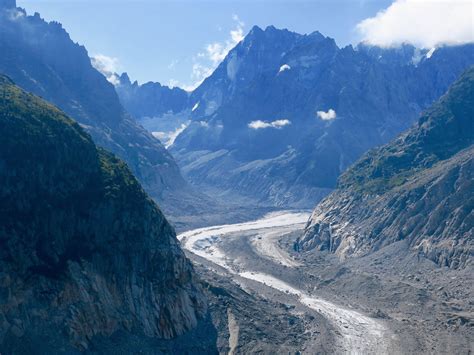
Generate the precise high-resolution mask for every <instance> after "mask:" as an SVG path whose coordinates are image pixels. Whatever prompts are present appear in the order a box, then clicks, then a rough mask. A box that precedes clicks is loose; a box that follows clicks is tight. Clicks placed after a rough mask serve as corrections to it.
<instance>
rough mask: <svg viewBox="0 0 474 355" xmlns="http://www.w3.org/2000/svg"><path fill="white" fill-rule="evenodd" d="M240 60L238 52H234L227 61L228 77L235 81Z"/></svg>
mask: <svg viewBox="0 0 474 355" xmlns="http://www.w3.org/2000/svg"><path fill="white" fill-rule="evenodd" d="M240 62H241V60H240V59H239V58H238V57H237V54H236V53H235V52H233V53H232V54H231V55H230V59H229V61H228V62H227V77H228V78H229V79H230V80H232V81H234V80H235V78H236V76H237V72H238V71H239V67H240Z"/></svg>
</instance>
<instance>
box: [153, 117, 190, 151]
mask: <svg viewBox="0 0 474 355" xmlns="http://www.w3.org/2000/svg"><path fill="white" fill-rule="evenodd" d="M188 125H189V122H186V123H182V124H181V126H179V127H178V128H176V129H175V130H174V131H171V132H151V134H152V135H153V136H154V137H155V138H158V139H159V140H160V141H161V142H162V143H163V145H164V146H165V148H169V147H171V146H172V145H173V144H174V142H175V140H176V138H178V136H179V135H180V134H181V133H182V132H183V131H184V130H185V129H186V127H188Z"/></svg>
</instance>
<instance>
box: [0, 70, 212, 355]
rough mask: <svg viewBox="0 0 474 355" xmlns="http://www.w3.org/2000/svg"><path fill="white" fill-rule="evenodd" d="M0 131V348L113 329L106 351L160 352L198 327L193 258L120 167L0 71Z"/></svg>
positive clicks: (49, 345) (200, 309)
mask: <svg viewBox="0 0 474 355" xmlns="http://www.w3.org/2000/svg"><path fill="white" fill-rule="evenodd" d="M0 127H1V130H0V132H1V135H2V145H1V146H0V181H1V184H0V185H1V187H0V196H1V198H2V201H3V202H4V203H2V205H1V211H2V213H1V214H0V215H1V217H0V225H1V227H0V245H1V246H2V247H1V248H0V249H1V250H0V264H1V269H2V273H1V275H0V289H1V291H2V292H1V295H0V318H1V319H2V322H1V324H0V343H1V344H2V351H7V352H14V353H16V352H20V353H28V352H31V351H40V352H45V353H48V352H56V351H58V349H60V348H62V349H64V351H66V352H72V353H74V352H77V351H78V350H82V351H84V350H87V349H92V350H93V349H94V347H97V346H99V345H97V343H96V341H99V343H100V342H102V343H108V342H110V341H111V337H113V335H114V334H116V333H117V332H122V333H123V334H122V337H121V339H122V340H121V341H117V340H115V341H112V342H111V343H109V345H108V346H111V347H114V346H115V347H116V348H117V347H118V349H120V346H121V345H120V344H121V342H123V341H125V343H126V342H127V339H128V340H130V338H135V337H137V338H141V339H143V342H147V341H151V339H155V340H154V342H155V345H154V346H155V347H156V346H161V347H162V348H163V349H166V348H169V347H170V346H176V344H175V345H173V341H171V340H169V341H168V342H167V343H166V342H165V343H163V342H161V343H160V341H161V340H163V341H164V339H173V338H176V337H178V336H181V335H185V334H187V333H190V332H191V333H192V332H193V331H195V329H196V327H197V326H198V325H200V327H204V326H205V320H204V318H205V314H206V312H207V310H206V309H207V308H206V300H205V297H204V294H203V291H202V289H201V286H200V283H199V281H198V279H197V278H196V276H195V274H194V270H193V268H192V266H191V263H190V262H189V261H188V260H187V259H186V257H185V255H184V253H183V251H182V250H181V248H180V246H179V242H178V241H177V240H176V234H175V232H174V230H173V228H172V227H171V226H170V224H169V223H168V222H167V220H166V218H165V217H164V216H163V214H162V213H161V211H160V210H159V208H158V207H157V205H156V204H155V203H154V202H153V201H152V200H151V199H150V198H149V197H148V196H147V195H146V193H145V192H144V190H143V189H142V188H141V186H140V184H139V183H138V181H137V180H136V179H135V177H134V176H133V175H132V173H131V171H130V170H129V168H128V167H127V165H126V164H125V163H124V162H122V161H121V160H120V159H118V158H116V157H115V156H114V155H112V154H111V153H108V152H106V151H105V150H103V149H102V148H97V147H96V146H95V144H94V143H93V140H92V138H91V137H90V136H89V135H88V134H87V133H85V132H84V130H83V129H82V128H81V127H80V126H79V125H78V124H77V123H76V122H74V121H73V120H71V119H70V118H68V117H67V116H66V115H65V114H64V113H63V112H62V111H60V110H59V109H57V108H56V107H54V106H53V105H51V104H49V103H46V102H45V101H43V100H42V99H39V98H38V97H36V96H33V95H31V94H28V93H26V92H24V91H23V90H21V89H20V88H18V87H17V86H15V85H14V84H13V82H12V81H11V80H10V79H8V78H6V77H5V76H2V75H0ZM201 341H202V339H201ZM208 341H211V342H212V337H210V338H209V339H208ZM152 342H153V341H152ZM114 343H115V345H114ZM144 346H145V345H144ZM183 346H184V344H183ZM187 346H188V347H189V348H188V349H189V350H194V351H197V352H199V351H202V348H200V346H203V345H202V343H199V341H197V342H196V343H195V344H194V345H193V344H192V343H188V344H187ZM206 346H209V344H207V345H206ZM33 349H35V350H33ZM96 350H97V351H100V350H99V349H97V348H96ZM169 350H171V348H169Z"/></svg>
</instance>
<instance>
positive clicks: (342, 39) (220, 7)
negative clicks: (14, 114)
mask: <svg viewBox="0 0 474 355" xmlns="http://www.w3.org/2000/svg"><path fill="white" fill-rule="evenodd" d="M413 1H414V0H413ZM17 2H18V6H21V7H24V8H26V10H27V11H28V13H30V14H32V13H33V12H35V11H37V12H39V13H40V14H41V15H42V17H43V18H45V19H46V20H56V21H59V22H61V23H62V24H63V25H64V27H65V28H66V29H67V31H68V32H69V33H70V35H71V37H72V39H73V40H75V41H77V42H79V43H81V44H83V45H85V46H86V48H87V49H88V51H89V54H90V55H99V54H100V55H102V57H101V58H103V59H104V58H105V59H106V62H105V65H107V66H110V67H111V68H113V69H115V70H117V71H119V72H122V71H127V72H128V73H129V75H130V77H131V78H132V79H137V80H138V81H139V82H141V83H143V82H146V81H159V82H161V83H163V84H170V83H172V84H174V85H178V86H182V87H190V86H192V85H193V84H195V83H196V82H197V81H199V80H200V79H202V76H205V75H206V71H208V70H210V69H212V68H213V67H214V66H215V65H216V63H217V61H218V58H219V55H217V57H216V56H215V54H216V53H215V52H213V53H210V51H208V50H207V49H206V48H209V47H208V46H209V45H211V46H212V45H215V46H217V47H213V48H214V49H217V52H218V53H217V54H219V51H220V52H221V53H222V52H224V51H225V50H226V47H228V46H232V45H233V44H234V43H235V38H234V40H232V38H231V37H232V35H234V37H239V35H240V34H246V33H247V32H248V31H249V30H250V28H251V27H252V26H253V25H258V26H261V27H266V26H267V25H274V26H276V27H278V28H288V29H289V30H292V31H296V32H300V33H309V32H312V31H315V30H318V31H320V32H321V33H323V34H324V35H327V36H330V37H333V38H335V39H336V42H337V43H338V45H340V46H344V45H346V44H349V43H353V44H354V43H357V42H359V40H360V39H361V34H360V31H359V32H357V31H356V30H355V28H356V26H357V24H358V23H360V22H361V21H362V20H364V19H366V18H370V17H373V16H375V15H376V14H377V13H378V12H379V11H380V10H383V9H385V8H387V7H388V6H390V4H391V3H392V1H391V0H306V1H300V0H291V1H290V0H286V1H283V0H272V1H270V0H253V1H252V0H240V1H228V0H220V1H199V0H194V1H191V0H178V1H176V0H175V1H169V0H168V1H161V0H128V1H126V0H17ZM231 31H234V32H233V33H232V35H231ZM377 32H379V31H377ZM212 55H214V56H212ZM108 58H112V59H110V60H109V61H108V62H107V60H108Z"/></svg>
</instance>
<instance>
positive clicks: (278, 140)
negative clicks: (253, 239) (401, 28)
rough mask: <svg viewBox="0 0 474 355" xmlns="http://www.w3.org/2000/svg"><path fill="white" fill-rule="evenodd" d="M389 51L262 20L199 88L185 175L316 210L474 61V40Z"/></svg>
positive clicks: (180, 150) (182, 146) (179, 152)
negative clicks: (351, 169) (353, 167)
mask: <svg viewBox="0 0 474 355" xmlns="http://www.w3.org/2000/svg"><path fill="white" fill-rule="evenodd" d="M380 51H382V53H384V54H387V55H386V56H381V55H380V54H379V55H375V53H373V52H372V51H369V50H368V49H366V48H365V47H363V46H360V47H357V48H352V47H351V46H348V47H345V48H338V46H337V45H336V43H335V42H334V40H333V39H331V38H328V37H324V36H323V35H321V34H320V33H319V32H315V33H312V34H309V35H300V34H297V33H292V32H290V31H287V30H278V29H276V28H274V27H268V28H267V29H265V30H262V29H260V28H258V27H254V28H253V29H252V31H250V33H249V34H248V35H247V36H246V37H245V39H244V40H243V41H242V42H240V43H239V44H238V45H237V46H236V47H235V48H234V49H233V50H231V51H230V52H229V54H228V56H227V57H226V58H225V60H224V61H223V62H222V63H221V64H220V65H219V67H218V68H217V69H216V70H215V72H214V73H213V74H212V75H211V76H210V77H209V78H207V79H206V80H205V81H204V82H203V84H202V85H201V86H200V87H199V88H198V89H196V90H195V91H194V92H193V93H192V94H191V98H190V105H193V106H195V105H197V109H196V110H195V111H194V112H192V113H191V115H190V116H191V118H192V122H191V123H190V124H189V126H188V127H187V128H186V129H185V130H184V131H183V132H182V133H181V134H180V135H179V136H178V137H177V139H176V141H175V142H174V144H173V146H172V147H171V151H172V153H173V155H174V156H175V157H176V159H177V161H178V162H179V164H180V166H181V169H182V171H183V174H184V175H185V176H186V177H187V179H188V180H189V181H191V182H192V183H194V184H195V185H198V186H200V187H202V188H204V189H205V188H206V187H208V186H212V187H213V188H216V187H217V188H219V189H221V190H224V191H232V192H237V193H240V194H243V195H247V196H251V197H253V198H256V199H257V200H259V201H260V202H265V203H270V204H273V205H277V206H286V207H288V206H294V207H308V206H309V205H312V204H313V203H314V201H316V200H318V199H320V198H321V197H322V196H323V195H324V194H326V193H327V192H328V191H330V189H333V188H334V187H335V185H336V181H337V178H338V177H339V175H340V174H341V173H342V172H343V171H344V170H345V169H346V168H347V167H348V166H350V164H352V163H353V162H354V161H356V160H357V159H358V158H359V157H360V156H361V155H362V154H363V153H364V152H366V151H367V150H368V149H370V148H372V147H374V146H377V145H381V144H384V143H386V142H388V141H389V140H390V139H392V138H394V137H395V136H396V135H397V134H399V133H400V132H402V131H403V130H405V129H407V128H408V127H409V126H410V125H411V124H412V123H413V122H414V121H415V119H416V117H417V115H418V114H419V113H420V111H421V110H422V109H424V108H426V107H428V106H429V105H430V104H431V103H432V102H433V101H434V100H436V99H437V98H438V97H439V95H441V94H442V93H443V92H444V91H445V90H446V89H447V87H448V86H449V84H451V83H452V82H453V81H454V80H455V78H456V77H457V76H458V75H459V74H460V73H461V72H462V71H463V70H464V69H465V68H467V67H468V66H469V65H470V64H472V63H474V46H472V45H468V46H460V47H445V48H439V49H437V50H436V51H435V52H434V53H431V54H432V55H431V56H430V57H429V58H428V56H427V53H425V52H422V53H421V54H419V55H421V59H419V60H418V61H417V62H416V63H414V62H413V61H412V60H410V61H407V57H409V58H413V56H415V54H416V50H415V48H413V47H409V48H405V49H404V50H403V53H404V55H402V53H398V52H397V51H395V52H393V53H392V52H390V53H391V57H392V59H391V60H388V59H387V57H388V50H383V49H380ZM409 54H411V57H410V56H409ZM421 80H424V81H421Z"/></svg>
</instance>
